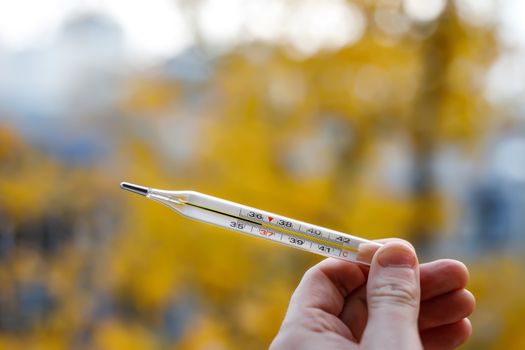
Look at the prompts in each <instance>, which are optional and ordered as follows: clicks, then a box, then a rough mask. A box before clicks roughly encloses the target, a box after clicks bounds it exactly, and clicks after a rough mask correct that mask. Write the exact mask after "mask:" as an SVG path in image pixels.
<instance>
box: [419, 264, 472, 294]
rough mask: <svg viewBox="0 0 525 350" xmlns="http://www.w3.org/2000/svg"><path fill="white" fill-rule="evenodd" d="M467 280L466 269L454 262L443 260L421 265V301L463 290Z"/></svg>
mask: <svg viewBox="0 0 525 350" xmlns="http://www.w3.org/2000/svg"><path fill="white" fill-rule="evenodd" d="M468 278H469V274H468V270H467V268H466V267H465V265H464V264H463V263H461V262H459V261H456V260H450V259H443V260H436V261H432V262H429V263H426V264H421V266H420V280H421V300H428V299H431V298H434V297H436V296H438V295H441V294H445V293H449V292H452V291H454V290H458V289H463V288H465V286H466V285H467V281H468Z"/></svg>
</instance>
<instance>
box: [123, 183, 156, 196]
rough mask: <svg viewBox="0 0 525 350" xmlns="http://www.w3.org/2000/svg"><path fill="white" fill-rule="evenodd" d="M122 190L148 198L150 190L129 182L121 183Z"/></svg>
mask: <svg viewBox="0 0 525 350" xmlns="http://www.w3.org/2000/svg"><path fill="white" fill-rule="evenodd" d="M120 188H122V189H123V190H126V191H130V192H133V193H136V194H140V195H141V196H147V195H148V192H149V189H148V188H147V187H144V186H139V185H134V184H131V183H129V182H121V183H120Z"/></svg>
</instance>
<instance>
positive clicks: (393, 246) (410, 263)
mask: <svg viewBox="0 0 525 350" xmlns="http://www.w3.org/2000/svg"><path fill="white" fill-rule="evenodd" d="M377 261H378V262H379V264H380V265H381V266H383V267H410V268H411V267H414V266H415V265H416V262H417V259H416V255H415V254H414V251H413V250H412V249H411V248H410V247H408V246H407V245H406V244H403V243H398V242H393V243H387V245H386V246H384V247H383V248H381V249H379V255H378V256H377Z"/></svg>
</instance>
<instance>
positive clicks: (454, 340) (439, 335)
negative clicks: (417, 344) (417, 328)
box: [421, 318, 472, 350]
mask: <svg viewBox="0 0 525 350" xmlns="http://www.w3.org/2000/svg"><path fill="white" fill-rule="evenodd" d="M471 334H472V325H471V324H470V321H469V320H468V318H464V319H462V320H460V321H458V322H456V323H452V324H447V325H444V326H441V327H436V328H432V329H429V330H426V331H423V332H421V341H422V343H423V346H424V348H425V350H447V349H455V348H456V347H458V346H459V345H461V344H463V343H464V342H465V341H466V340H467V339H468V338H469V337H470V335H471Z"/></svg>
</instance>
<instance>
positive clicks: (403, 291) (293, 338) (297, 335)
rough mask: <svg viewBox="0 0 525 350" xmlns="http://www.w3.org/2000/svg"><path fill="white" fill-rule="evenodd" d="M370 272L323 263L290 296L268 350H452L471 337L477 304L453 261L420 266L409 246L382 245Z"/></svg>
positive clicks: (465, 277) (335, 262)
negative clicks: (471, 317) (283, 315)
mask: <svg viewBox="0 0 525 350" xmlns="http://www.w3.org/2000/svg"><path fill="white" fill-rule="evenodd" d="M384 243H385V245H384V246H383V247H381V248H380V249H379V250H378V251H377V252H376V254H375V255H374V258H373V260H372V263H371V266H370V268H368V267H364V266H360V265H357V264H352V263H348V262H345V261H340V260H337V259H332V258H329V259H326V260H324V261H322V262H320V263H319V264H317V265H315V266H314V267H312V268H311V269H309V270H308V271H307V272H306V273H305V275H304V277H303V279H302V280H301V282H300V283H299V286H298V287H297V289H296V290H295V292H294V294H293V296H292V298H291V300H290V305H289V307H288V311H287V314H286V317H285V319H284V321H283V323H282V326H281V329H280V330H279V333H278V334H277V336H276V337H275V339H274V341H273V342H272V345H271V347H270V349H271V350H281V349H326V350H328V349H425V350H433V349H455V348H456V347H458V346H459V345H461V344H462V343H464V342H465V341H466V340H467V339H468V338H469V337H470V335H471V333H472V327H471V324H470V321H469V320H468V318H467V317H468V316H469V315H470V314H471V313H472V312H473V310H474V307H475V299H474V297H473V295H472V293H470V292H469V291H468V290H466V289H465V286H466V284H467V281H468V270H467V268H466V267H465V265H464V264H462V263H461V262H459V261H456V260H436V261H432V262H429V263H426V264H419V263H418V261H417V256H416V253H415V251H414V248H413V247H412V246H411V245H410V244H409V243H408V242H406V241H402V240H399V239H391V240H386V241H384Z"/></svg>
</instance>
